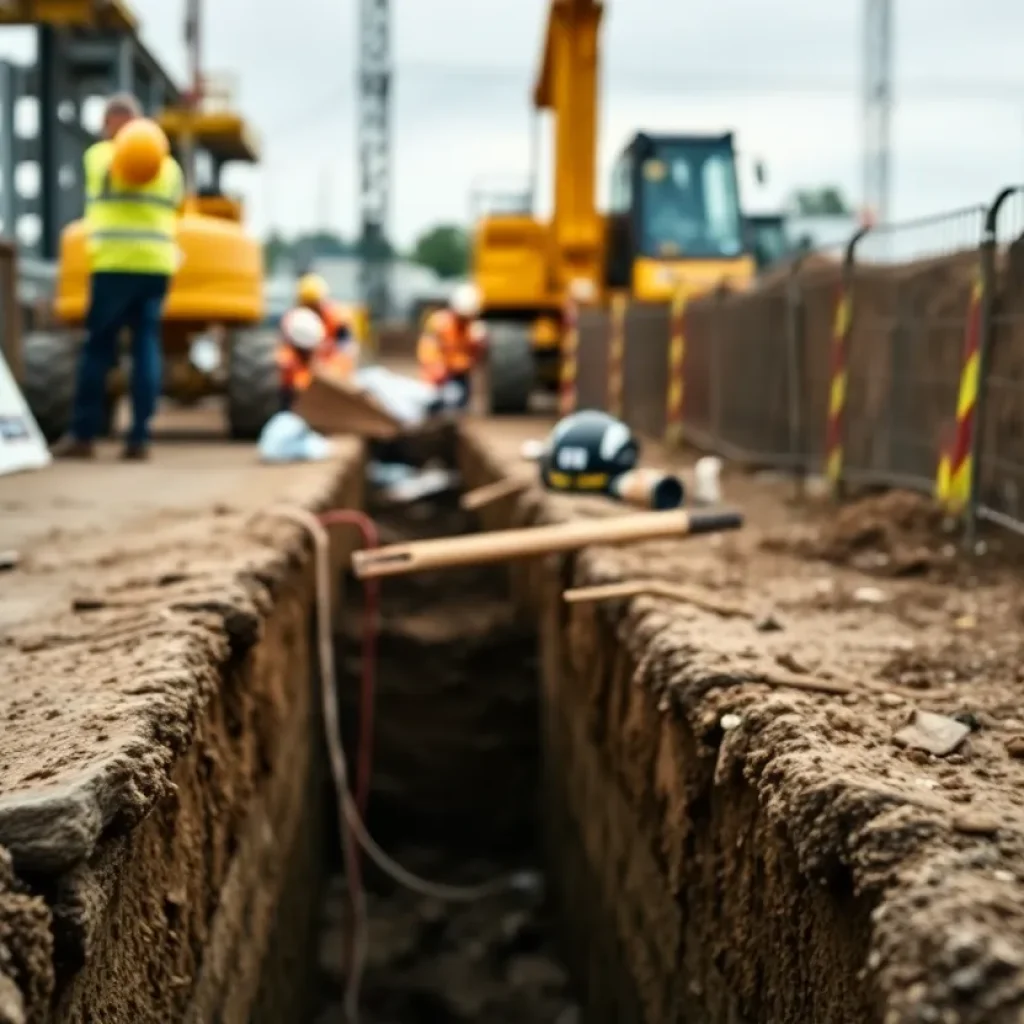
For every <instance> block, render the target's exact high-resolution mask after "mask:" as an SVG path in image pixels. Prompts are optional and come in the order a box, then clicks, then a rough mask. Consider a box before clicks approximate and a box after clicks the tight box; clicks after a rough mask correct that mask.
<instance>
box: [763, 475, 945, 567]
mask: <svg viewBox="0 0 1024 1024" xmlns="http://www.w3.org/2000/svg"><path fill="white" fill-rule="evenodd" d="M762 547H763V548H764V550H766V551H773V552H776V553H779V554H793V555H797V556H799V557H801V558H808V559H813V560H818V561H824V562H831V563H832V564H833V565H842V566H848V567H849V568H851V569H856V570H858V571H860V572H866V573H870V574H872V575H876V576H890V577H897V576H916V575H923V574H925V573H930V572H933V571H936V570H948V569H951V568H952V567H953V565H954V564H955V560H956V547H955V544H954V543H953V537H952V536H951V534H950V532H949V529H948V525H947V521H946V517H945V515H944V513H943V511H942V509H941V508H939V507H938V505H936V504H935V502H934V501H932V500H931V499H930V498H926V497H924V496H923V495H920V494H914V493H912V492H910V491H890V492H889V493H887V494H882V495H875V496H872V497H869V498H864V499H862V500H860V501H857V502H854V503H852V504H850V505H847V506H845V507H844V508H841V509H839V510H838V511H837V513H836V515H835V516H834V517H833V518H831V519H828V520H827V521H825V522H823V523H820V524H817V525H814V526H811V527H797V528H792V529H788V530H785V531H782V532H780V533H774V534H769V535H768V536H766V537H765V538H764V541H763V542H762Z"/></svg>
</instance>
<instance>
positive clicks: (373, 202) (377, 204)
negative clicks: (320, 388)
mask: <svg viewBox="0 0 1024 1024" xmlns="http://www.w3.org/2000/svg"><path fill="white" fill-rule="evenodd" d="M359 42H360V46H359V114H358V125H359V139H358V144H359V212H360V219H361V225H360V228H361V234H360V242H359V252H360V291H361V297H362V300H363V301H364V302H365V303H366V304H367V306H368V307H369V310H370V314H371V316H372V317H373V318H374V319H376V320H379V319H381V318H382V317H385V316H387V315H388V313H389V311H390V306H391V295H390V291H391V289H390V281H391V249H390V238H389V232H388V218H389V213H390V206H391V4H390V0H361V2H360V8H359Z"/></svg>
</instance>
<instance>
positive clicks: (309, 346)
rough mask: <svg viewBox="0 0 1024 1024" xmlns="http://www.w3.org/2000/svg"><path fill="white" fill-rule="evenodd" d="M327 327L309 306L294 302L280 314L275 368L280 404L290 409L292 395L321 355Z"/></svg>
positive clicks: (310, 376)
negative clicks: (278, 377)
mask: <svg viewBox="0 0 1024 1024" xmlns="http://www.w3.org/2000/svg"><path fill="white" fill-rule="evenodd" d="M327 342H328V338H327V330H326V328H325V327H324V323H323V321H322V320H321V319H320V317H318V316H317V315H316V313H314V312H313V311H312V310H311V309H307V308H306V307H305V306H296V307H295V309H290V310H289V311H288V312H287V313H285V315H284V316H283V317H282V318H281V339H280V342H279V343H278V346H277V353H276V360H277V368H278V370H279V372H280V374H281V378H280V396H281V408H282V409H283V410H287V409H290V408H291V407H292V405H293V403H294V402H295V399H296V397H297V396H298V395H299V393H300V392H302V391H305V390H306V388H308V387H309V385H310V384H311V383H312V381H313V370H314V369H315V368H316V367H317V365H318V364H319V363H321V362H322V361H323V360H324V359H325V358H326V359H330V358H331V356H330V354H329V353H328V352H327V351H326V347H327V345H326V344H325V343H327Z"/></svg>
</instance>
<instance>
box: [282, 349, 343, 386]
mask: <svg viewBox="0 0 1024 1024" xmlns="http://www.w3.org/2000/svg"><path fill="white" fill-rule="evenodd" d="M275 358H276V361H277V367H278V370H279V371H280V373H281V387H282V388H287V389H288V390H289V391H305V390H306V388H308V387H309V385H310V384H312V383H313V373H314V371H316V370H321V369H322V370H326V371H327V372H328V373H329V374H331V375H332V376H335V377H341V378H343V379H347V378H348V377H350V376H351V375H352V372H353V370H355V360H354V359H353V358H352V353H351V352H349V351H347V350H345V349H341V348H338V346H337V344H336V343H334V342H325V343H324V345H323V346H322V347H321V348H319V349H317V350H316V351H315V352H313V354H312V355H311V356H308V357H306V358H303V356H302V353H301V352H299V350H298V349H297V348H296V347H295V346H294V345H290V344H288V342H286V341H283V342H281V344H280V345H278V347H277V353H276V357H275Z"/></svg>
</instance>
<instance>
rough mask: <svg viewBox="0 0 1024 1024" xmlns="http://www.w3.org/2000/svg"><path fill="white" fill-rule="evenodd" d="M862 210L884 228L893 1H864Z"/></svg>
mask: <svg viewBox="0 0 1024 1024" xmlns="http://www.w3.org/2000/svg"><path fill="white" fill-rule="evenodd" d="M863 61H864V97H863V102H864V141H863V147H864V150H863V159H864V185H863V188H864V197H863V198H864V207H865V209H866V210H867V211H868V212H869V213H870V214H871V215H872V216H873V217H874V218H875V219H876V220H877V222H878V223H880V224H884V223H886V222H887V221H888V220H889V214H890V200H891V189H892V166H891V152H892V104H893V95H892V93H893V90H892V72H893V17H892V0H864V54H863Z"/></svg>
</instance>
